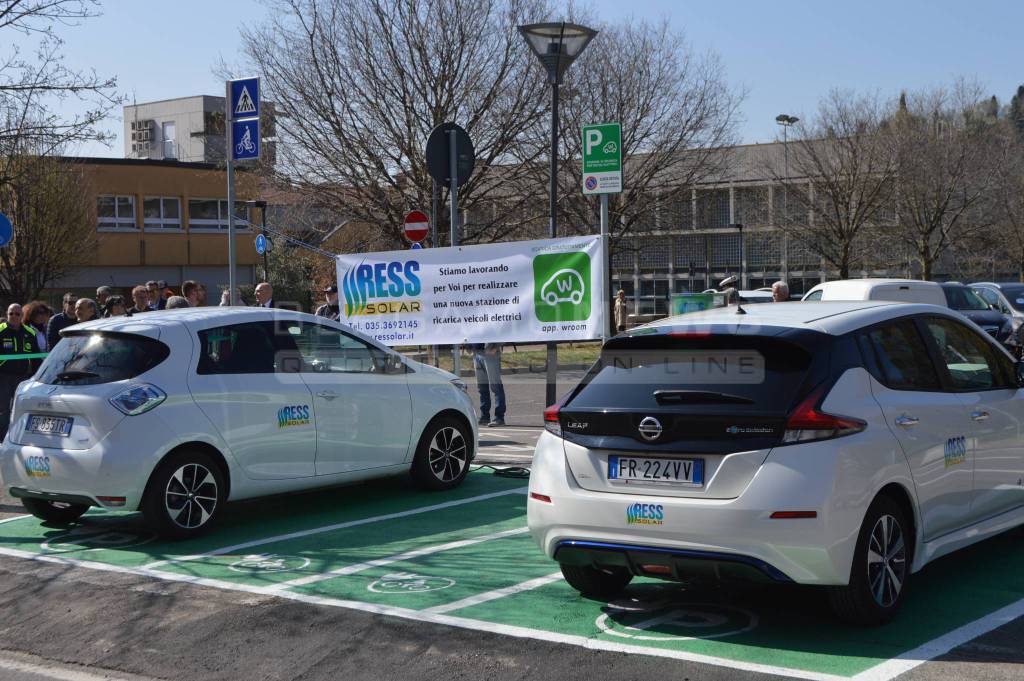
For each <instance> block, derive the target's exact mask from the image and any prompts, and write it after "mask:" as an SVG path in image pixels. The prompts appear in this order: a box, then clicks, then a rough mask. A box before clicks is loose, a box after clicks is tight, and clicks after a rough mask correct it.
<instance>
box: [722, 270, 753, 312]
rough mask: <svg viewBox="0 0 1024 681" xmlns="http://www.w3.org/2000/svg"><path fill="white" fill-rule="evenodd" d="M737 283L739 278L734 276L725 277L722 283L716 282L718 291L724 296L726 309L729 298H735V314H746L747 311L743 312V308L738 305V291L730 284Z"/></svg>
mask: <svg viewBox="0 0 1024 681" xmlns="http://www.w3.org/2000/svg"><path fill="white" fill-rule="evenodd" d="M737 281H739V278H738V277H737V276H736V275H735V274H734V275H732V276H729V277H726V278H725V279H723V280H722V281H720V282H718V289H719V290H720V291H721V292H722V293H724V294H725V304H726V307H728V305H729V298H730V297H731V296H735V300H736V314H747V311H746V310H744V309H743V307H742V306H741V305H740V294H739V291H737V290H736V288H735V287H733V286H732V284H735V283H736V282H737Z"/></svg>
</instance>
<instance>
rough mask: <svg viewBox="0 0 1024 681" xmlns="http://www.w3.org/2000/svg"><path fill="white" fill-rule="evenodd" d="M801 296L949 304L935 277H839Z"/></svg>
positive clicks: (806, 297)
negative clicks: (927, 278) (924, 279)
mask: <svg viewBox="0 0 1024 681" xmlns="http://www.w3.org/2000/svg"><path fill="white" fill-rule="evenodd" d="M801 300H826V301H840V300H842V301H857V300H889V301H893V302H899V303H927V304H929V305H941V306H942V307H948V304H947V303H946V296H945V295H944V294H943V292H942V288H941V287H940V286H939V285H938V284H936V283H935V282H934V281H919V280H917V279H840V280H839V281H826V282H824V283H821V284H818V285H817V286H815V287H814V288H812V289H811V290H810V291H808V292H807V293H806V294H804V297H803V298H801Z"/></svg>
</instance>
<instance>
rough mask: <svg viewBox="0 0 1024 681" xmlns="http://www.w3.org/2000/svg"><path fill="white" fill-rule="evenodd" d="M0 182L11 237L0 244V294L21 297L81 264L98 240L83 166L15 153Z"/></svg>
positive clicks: (34, 295) (24, 298)
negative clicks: (9, 173)
mask: <svg viewBox="0 0 1024 681" xmlns="http://www.w3.org/2000/svg"><path fill="white" fill-rule="evenodd" d="M12 164H13V165H16V166H17V168H16V170H15V172H13V173H12V179H11V180H10V181H8V182H5V183H3V184H0V212H2V213H4V214H5V215H7V216H8V217H9V218H10V220H11V222H12V223H13V225H14V238H13V240H12V241H11V243H10V244H9V245H8V246H6V247H5V248H2V249H0V298H3V299H6V300H7V301H8V302H25V301H28V300H32V299H34V298H37V297H38V296H39V292H40V291H42V290H43V289H44V288H46V287H47V286H48V285H49V284H51V283H52V282H54V281H56V280H57V279H60V278H61V277H63V276H65V275H66V274H68V273H69V272H71V271H73V270H74V269H76V268H77V267H79V266H80V265H81V262H82V254H83V253H86V254H87V253H91V252H93V251H94V249H95V248H96V246H97V235H96V219H95V215H94V214H93V207H94V205H95V204H94V203H93V202H92V201H91V198H92V194H91V193H90V191H89V189H88V185H87V182H86V181H85V178H84V176H83V173H82V169H81V168H80V167H78V166H76V165H75V164H73V163H71V162H68V161H66V160H62V159H58V158H53V157H47V156H41V155H38V154H32V155H25V156H21V157H18V158H17V159H15V160H14V161H13V162H12Z"/></svg>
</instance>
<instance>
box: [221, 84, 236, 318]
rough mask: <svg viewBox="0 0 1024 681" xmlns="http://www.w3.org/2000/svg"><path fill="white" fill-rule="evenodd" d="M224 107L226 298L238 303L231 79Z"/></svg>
mask: <svg viewBox="0 0 1024 681" xmlns="http://www.w3.org/2000/svg"><path fill="white" fill-rule="evenodd" d="M224 108H225V113H226V116H225V124H224V136H225V141H226V142H227V146H226V147H225V151H226V152H227V164H228V291H230V293H228V300H230V301H231V304H232V305H238V304H239V300H238V294H237V293H236V291H237V290H238V289H237V286H238V282H237V280H236V278H235V262H236V258H237V256H236V254H235V161H234V159H233V158H232V157H233V156H234V154H233V153H232V152H233V151H234V148H235V147H234V144H235V140H234V134H233V133H234V130H233V129H232V128H233V127H234V126H233V125H232V123H233V122H234V112H233V111H232V110H231V109H232V107H231V81H228V82H227V84H226V85H225V95H224Z"/></svg>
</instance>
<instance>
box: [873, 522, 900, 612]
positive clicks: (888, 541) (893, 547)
mask: <svg viewBox="0 0 1024 681" xmlns="http://www.w3.org/2000/svg"><path fill="white" fill-rule="evenodd" d="M906 578H907V545H906V541H905V540H904V537H903V529H902V528H901V527H900V524H899V522H898V521H897V520H896V518H894V517H893V516H891V515H883V516H882V517H880V518H879V519H878V521H877V522H876V523H875V526H874V527H873V528H872V530H871V537H870V539H869V540H868V585H869V586H870V587H871V595H872V597H873V598H874V599H875V602H876V603H877V604H878V605H880V606H882V607H883V608H888V607H891V606H892V605H893V604H894V603H895V602H896V600H897V599H898V598H899V596H900V591H902V589H903V583H904V581H906Z"/></svg>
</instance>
